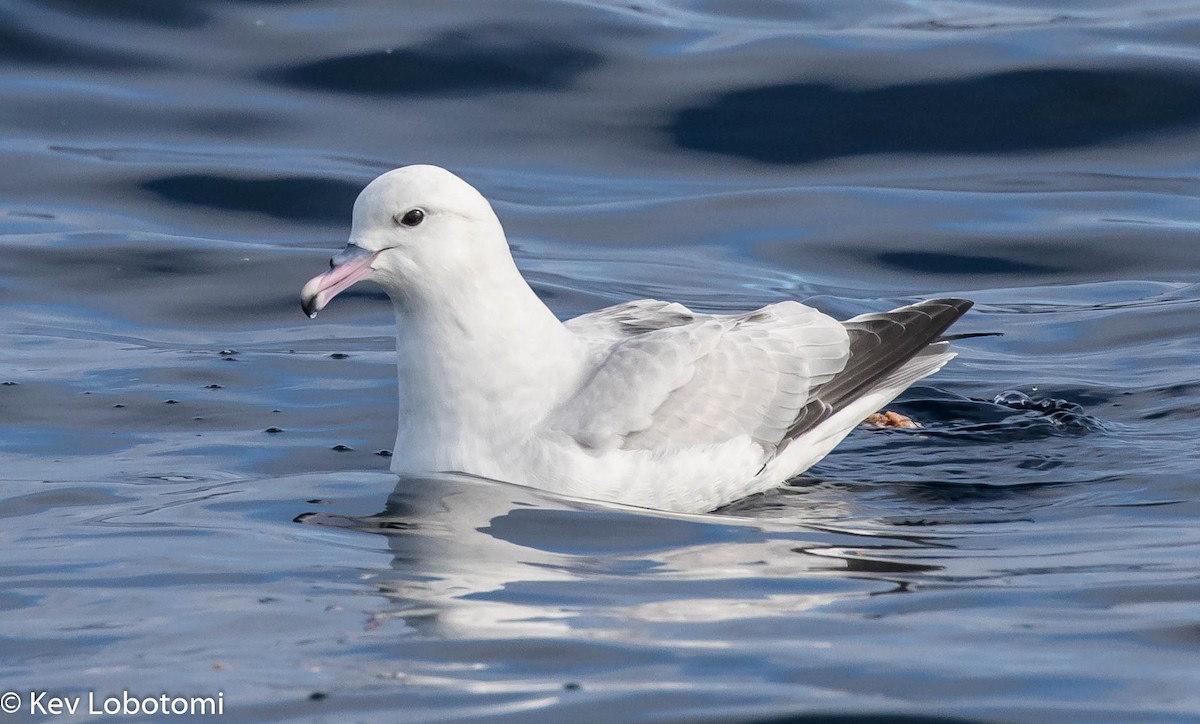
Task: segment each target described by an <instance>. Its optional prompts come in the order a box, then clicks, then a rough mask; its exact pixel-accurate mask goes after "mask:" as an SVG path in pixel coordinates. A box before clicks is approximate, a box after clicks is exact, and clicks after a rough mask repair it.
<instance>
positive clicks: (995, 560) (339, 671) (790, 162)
mask: <svg viewBox="0 0 1200 724" xmlns="http://www.w3.org/2000/svg"><path fill="white" fill-rule="evenodd" d="M0 128H2V132H0V170H2V172H3V173H2V174H0V178H2V179H3V181H2V188H3V194H2V196H0V303H2V305H3V307H2V308H3V312H4V313H3V314H2V315H0V340H2V343H0V383H3V384H0V518H2V519H3V520H2V521H0V572H2V575H3V580H4V585H3V587H2V588H0V611H3V613H2V614H0V693H2V692H11V693H13V694H15V696H16V699H15V700H8V699H2V698H0V704H7V703H10V701H15V703H16V705H17V706H16V707H15V708H16V712H15V713H14V714H12V715H11V716H9V717H8V719H11V720H14V721H16V720H30V719H44V718H47V715H43V714H42V712H41V711H40V710H39V709H37V708H36V707H34V706H33V702H32V697H34V696H35V695H36V694H37V693H38V692H45V693H46V696H61V697H66V698H68V699H69V698H72V697H84V699H83V702H84V706H85V707H86V705H87V699H86V697H87V696H88V695H89V694H91V695H93V696H94V697H95V700H96V701H97V702H99V701H101V700H103V699H105V698H106V697H110V696H112V697H117V698H120V697H121V696H122V695H123V694H124V695H128V696H133V697H134V698H144V697H157V696H159V695H161V694H168V695H170V696H172V697H205V696H213V697H216V696H217V695H218V694H220V697H221V700H222V702H223V715H222V718H230V719H234V720H239V721H243V720H245V721H269V720H285V719H286V720H293V719H307V720H335V721H343V720H353V721H389V722H391V721H457V720H472V719H480V720H504V721H577V722H583V721H650V720H653V721H706V722H707V721H768V720H772V721H794V722H830V721H874V722H901V721H903V722H916V721H938V722H1047V721H1089V722H1090V721H1097V722H1132V721H1136V722H1187V721H1195V720H1196V719H1197V717H1200V657H1198V656H1197V651H1198V645H1200V502H1198V501H1200V479H1198V468H1200V466H1198V463H1200V455H1198V454H1197V446H1196V443H1195V435H1194V432H1193V431H1194V426H1195V424H1196V422H1195V419H1196V417H1197V415H1198V414H1200V334H1198V331H1197V328H1198V327H1200V324H1198V319H1200V286H1198V284H1197V282H1198V281H1200V264H1198V260H1200V243H1198V242H1197V235H1198V232H1200V199H1198V194H1200V155H1198V154H1197V153H1196V149H1197V148H1198V147H1200V8H1197V6H1196V5H1195V4H1190V3H1184V2H1170V1H1168V2H1132V1H1131V0H1125V1H1117V0H1113V1H1108V2H1097V1H1094V0H1093V1H1091V2H1070V1H1066V0H1060V1H1058V2H1052V3H1044V2H1039V3H1034V2H1026V1H1021V0H1013V1H1010V2H1000V1H998V0H992V1H985V2H969V3H968V2H951V1H949V0H944V1H934V0H929V1H919V0H918V1H910V2H896V1H887V0H880V1H878V2H839V3H825V2H799V1H797V2H785V1H783V0H764V1H763V2H754V3H744V2H732V1H730V0H692V1H687V0H643V1H639V2H609V1H600V0H596V1H591V2H586V1H582V0H581V1H577V2H568V1H565V0H559V1H554V2H532V1H528V0H511V1H506V2H503V3H499V2H495V3H487V2H445V1H439V2H406V3H394V2H386V1H385V0H361V1H359V2H354V3H346V2H333V1H332V0H308V1H304V0H295V1H289V0H260V1H258V2H252V1H249V0H245V1H243V0H191V1H184V0H104V2H94V1H92V0H11V1H9V2H4V3H0ZM416 162H422V163H435V164H439V165H443V166H446V167H448V168H451V169H452V170H454V171H456V172H457V173H459V174H460V175H461V176H463V177H464V178H466V179H467V180H468V181H470V182H471V183H472V184H474V185H476V186H477V187H478V188H480V190H481V191H483V192H484V193H485V195H487V196H488V197H489V198H491V199H492V200H493V201H494V204H495V207H496V209H497V211H498V213H499V214H500V216H501V218H502V220H503V222H504V224H505V225H506V228H507V230H508V233H509V236H510V238H511V239H512V241H513V246H514V254H515V256H516V259H517V262H518V265H519V266H520V267H521V268H522V269H523V270H524V272H525V273H526V275H527V277H528V278H529V279H530V281H531V283H532V284H533V285H534V287H535V289H536V290H537V291H538V293H539V294H541V295H542V296H543V298H544V299H546V301H547V303H548V304H550V306H551V307H552V308H553V309H554V310H555V312H556V313H558V314H559V315H561V316H562V317H564V318H565V317H569V316H573V315H575V314H579V313H582V312H585V311H589V310H591V309H594V308H597V307H600V306H603V305H607V304H611V303H616V302H620V301H625V300H628V299H632V298H639V297H657V298H664V299H672V300H676V301H680V302H683V303H685V304H687V305H689V306H692V307H693V308H696V309H701V310H707V311H732V310H743V309H750V308H753V307H756V306H759V305H762V304H765V303H769V302H772V301H777V300H780V299H789V298H790V299H800V300H805V301H807V302H808V303H810V304H813V305H815V306H817V307H819V308H821V309H823V310H825V311H827V312H829V313H831V314H835V315H838V316H851V315H853V314H858V313H862V312H866V311H871V310H878V309H883V308H888V307H889V306H898V305H899V304H902V303H905V302H908V301H912V300H915V299H918V298H921V297H927V296H935V295H936V296H945V295H960V296H965V297H968V298H971V299H974V300H975V301H976V302H977V306H976V307H975V309H974V310H973V311H972V312H971V313H970V314H969V315H968V316H967V317H966V318H964V320H963V321H962V322H960V323H959V325H957V327H956V330H959V331H997V332H1002V333H1003V334H1004V336H1003V337H985V338H978V339H972V340H967V341H964V342H962V343H960V344H959V348H960V356H959V357H958V358H957V359H956V360H955V361H954V362H952V363H951V364H950V365H949V366H948V367H947V368H946V369H945V370H943V371H942V372H941V373H939V374H938V375H937V376H936V377H933V378H931V379H929V380H926V381H925V382H924V383H923V384H922V385H920V386H918V387H916V388H914V389H912V390H911V391H909V392H908V393H906V395H905V396H904V397H902V398H901V400H900V401H899V402H898V403H896V405H895V406H894V407H895V409H898V410H900V411H902V412H905V413H907V414H910V415H912V416H914V417H916V418H917V419H919V420H920V421H921V422H922V423H923V424H924V427H923V428H922V429H920V430H884V431H871V430H866V429H863V430H861V431H859V432H856V433H855V434H853V435H852V436H851V437H850V438H849V439H848V440H847V441H846V442H845V443H844V444H843V445H842V446H841V447H839V448H838V450H836V451H835V452H834V453H833V454H832V455H830V456H829V457H828V458H827V459H826V460H825V461H823V462H822V463H821V464H819V465H818V466H816V467H815V468H813V469H812V470H811V471H809V473H808V474H806V475H804V476H802V477H800V478H798V479H796V480H795V481H793V483H792V484H791V485H789V486H788V487H786V488H783V489H780V490H778V491H776V492H772V493H769V494H766V495H761V496H757V497H754V498H751V499H747V500H744V501H741V502H739V503H736V504H734V505H732V506H730V507H728V508H726V509H724V510H721V511H717V512H715V513H712V514H708V515H694V516H680V515H667V514H662V513H657V512H654V511H646V510H637V509H628V508H621V507H619V506H611V505H604V504H598V503H594V502H589V501H583V500H566V499H561V498H555V497H553V496H549V495H544V494H541V493H538V492H537V491H534V490H531V489H528V488H525V487H521V486H520V485H519V483H520V482H521V481H509V482H507V483H503V482H497V481H490V480H483V479H478V478H472V477H466V476H455V475H449V474H444V475H437V476H430V477H429V478H427V479H414V480H408V479H405V480H397V479H396V478H395V477H394V476H392V475H390V474H389V473H388V472H387V467H388V462H389V460H388V458H387V455H386V451H387V449H388V448H389V447H390V445H391V443H392V439H393V435H394V427H395V422H396V421H395V384H396V383H395V377H394V369H393V353H392V350H393V345H394V342H393V339H392V331H393V330H392V317H391V311H390V307H389V306H388V305H387V304H386V302H385V300H384V297H383V295H382V293H381V292H379V291H378V290H377V289H374V288H371V287H369V286H367V285H363V286H362V287H356V288H354V289H353V290H351V291H349V292H347V293H344V294H343V295H342V296H340V297H339V298H338V299H337V300H336V301H335V302H334V304H333V305H332V306H331V307H330V308H329V309H328V310H327V311H326V312H324V313H322V315H321V316H320V317H319V318H318V319H316V320H315V321H309V320H307V319H306V318H305V317H304V316H303V315H302V314H301V313H300V310H299V302H298V291H299V288H300V286H301V285H302V284H303V282H304V281H306V280H307V279H308V278H309V277H310V276H312V275H314V274H316V273H317V272H319V271H320V270H321V269H322V268H324V265H325V263H326V260H327V258H328V257H329V255H330V253H331V252H333V251H334V250H336V249H338V248H340V246H341V245H342V244H343V243H344V240H345V237H346V233H347V231H348V221H349V211H350V206H351V203H352V202H353V199H354V197H355V195H356V193H357V191H358V190H359V189H360V188H361V187H362V186H363V185H364V184H365V183H366V182H367V181H369V180H370V179H371V178H372V177H374V176H375V175H376V174H378V173H380V172H381V171H383V170H386V169H389V168H392V167H395V166H398V165H402V164H407V163H416ZM533 353H536V350H531V354H533ZM513 483H515V484H513ZM40 701H42V702H43V704H44V703H45V701H46V700H45V699H41V700H40ZM98 705H99V704H98ZM7 713H8V712H7V710H6V714H7ZM64 718H65V719H67V720H72V719H73V720H84V719H91V718H94V717H92V716H90V715H86V714H85V713H79V714H76V715H74V716H66V717H64Z"/></svg>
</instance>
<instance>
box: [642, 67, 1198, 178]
mask: <svg viewBox="0 0 1200 724" xmlns="http://www.w3.org/2000/svg"><path fill="white" fill-rule="evenodd" d="M1197 123H1200V76H1198V75H1196V74H1194V73H1187V72H1184V71H1175V72H1167V71H1160V70H1132V69H1038V70H1019V71H1007V72H1001V73H995V74H992V75H984V76H979V77H975V78H968V79H954V80H929V81H925V82H919V83H911V84H903V85H892V86H884V87H881V88H866V89H857V88H845V87H839V86H834V85H829V84H825V83H809V82H799V83H792V84H781V85H769V86H759V87H753V88H745V89H739V90H733V91H729V92H727V93H724V94H721V95H718V96H716V97H714V98H713V99H712V100H711V101H710V102H709V103H708V104H706V105H701V106H696V107H692V108H685V109H682V110H680V111H678V112H677V113H676V114H675V117H674V119H673V120H672V121H671V123H670V124H669V125H668V126H667V129H666V130H667V132H668V133H670V134H671V136H672V138H673V139H674V141H675V143H676V144H677V145H678V146H680V147H682V148H687V149H691V150H696V151H709V152H714V153H722V154H727V155H733V156H741V157H744V158H750V159H753V160H756V161H765V162H768V163H809V162H813V161H822V160H826V159H832V158H841V157H846V156H861V155H867V154H883V153H910V154H949V153H970V154H1006V153H1015V152H1019V151H1047V150H1055V149H1068V148H1080V147H1086V146H1094V145H1099V144H1102V143H1105V142H1109V141H1114V140H1119V139H1123V138H1128V137H1132V136H1139V135H1145V134H1150V133H1153V132H1158V131H1166V130H1172V129H1177V128H1184V127H1188V126H1194V125H1196V124H1197Z"/></svg>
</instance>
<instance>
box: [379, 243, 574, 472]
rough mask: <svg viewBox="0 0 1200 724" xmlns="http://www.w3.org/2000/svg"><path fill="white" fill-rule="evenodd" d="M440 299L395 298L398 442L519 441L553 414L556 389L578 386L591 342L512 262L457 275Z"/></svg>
mask: <svg viewBox="0 0 1200 724" xmlns="http://www.w3.org/2000/svg"><path fill="white" fill-rule="evenodd" d="M439 296H440V297H442V299H441V301H440V303H434V302H432V301H429V302H426V301H422V300H414V299H412V298H408V299H403V298H398V299H396V300H395V308H396V329H397V335H396V336H397V342H396V347H397V362H398V373H399V394H400V433H401V435H400V437H401V438H404V437H405V435H406V434H407V435H408V436H409V438H410V439H412V440H413V445H414V446H416V445H417V443H416V439H417V438H425V437H436V438H438V444H439V445H441V446H445V445H446V444H447V443H448V441H450V440H454V439H472V438H480V437H487V436H491V437H495V436H496V435H498V434H500V433H501V432H503V431H504V430H505V429H506V430H508V431H510V432H511V433H513V434H517V433H518V428H520V427H521V426H526V427H527V426H528V425H531V424H534V423H536V422H538V421H540V420H542V419H544V418H545V416H546V415H547V414H549V412H550V409H549V406H550V405H551V404H552V403H553V401H554V400H556V399H559V398H558V397H557V394H558V393H559V388H563V389H565V388H566V386H567V385H570V384H577V380H575V379H573V378H572V377H571V374H572V373H573V372H572V371H573V370H577V369H579V368H581V367H582V365H580V364H577V363H576V362H577V360H581V359H582V358H583V356H584V355H585V354H586V350H585V349H584V345H583V344H582V342H581V341H580V340H579V339H578V338H577V337H576V336H575V335H574V334H573V333H572V332H570V331H569V330H568V329H567V328H566V327H564V326H563V325H562V323H560V322H559V321H558V319H557V318H556V317H555V316H554V314H553V313H552V312H551V311H550V310H549V309H548V308H547V307H546V305H545V304H543V303H542V301H541V300H540V299H538V297H537V295H536V294H534V292H533V290H532V289H530V288H529V285H528V284H527V283H526V282H525V280H524V278H522V277H521V275H520V272H519V271H517V268H516V266H515V265H514V264H512V262H511V261H509V262H508V264H506V265H496V264H493V265H489V269H488V273H484V274H472V275H470V276H466V277H460V279H459V280H458V282H457V285H456V286H454V287H452V288H447V289H444V290H443V293H441V294H439ZM406 431H407V432H406ZM397 443H398V446H399V445H400V444H401V443H402V440H399V439H398V441H397ZM431 464H432V463H431Z"/></svg>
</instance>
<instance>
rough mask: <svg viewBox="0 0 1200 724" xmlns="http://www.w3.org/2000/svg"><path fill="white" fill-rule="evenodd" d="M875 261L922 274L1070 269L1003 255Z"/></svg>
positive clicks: (929, 254)
mask: <svg viewBox="0 0 1200 724" xmlns="http://www.w3.org/2000/svg"><path fill="white" fill-rule="evenodd" d="M875 258H876V259H878V260H879V262H880V263H881V264H883V265H884V266H890V267H892V268H895V269H903V270H905V271H911V272H916V273H918V274H970V275H987V274H1062V273H1064V272H1066V271H1068V270H1067V269H1064V268H1061V267H1053V266H1048V265H1045V264H1033V263H1029V262H1022V261H1016V260H1014V259H1005V258H1003V257H999V256H977V255H970V254H946V253H940V252H933V251H885V252H881V253H877V254H876V255H875Z"/></svg>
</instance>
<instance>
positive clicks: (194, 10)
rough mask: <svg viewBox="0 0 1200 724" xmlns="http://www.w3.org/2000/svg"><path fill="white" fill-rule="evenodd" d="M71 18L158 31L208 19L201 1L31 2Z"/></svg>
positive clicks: (194, 24) (185, 27)
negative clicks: (118, 22) (126, 24)
mask: <svg viewBox="0 0 1200 724" xmlns="http://www.w3.org/2000/svg"><path fill="white" fill-rule="evenodd" d="M35 1H36V3H37V4H38V5H42V6H45V7H49V8H54V9H56V10H63V11H65V12H68V13H71V14H73V15H82V16H90V17H95V18H102V19H105V20H117V21H121V22H133V23H138V24H143V25H154V26H158V27H162V28H173V29H190V28H197V27H200V26H202V25H205V24H207V23H208V22H209V21H210V20H211V19H212V16H211V14H210V13H209V12H207V11H206V10H204V9H203V8H202V6H203V5H205V4H206V3H205V2H204V0H103V2H92V1H91V0H35Z"/></svg>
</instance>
